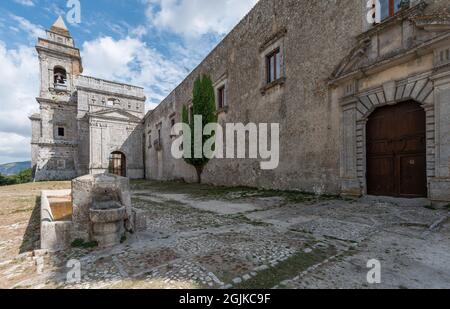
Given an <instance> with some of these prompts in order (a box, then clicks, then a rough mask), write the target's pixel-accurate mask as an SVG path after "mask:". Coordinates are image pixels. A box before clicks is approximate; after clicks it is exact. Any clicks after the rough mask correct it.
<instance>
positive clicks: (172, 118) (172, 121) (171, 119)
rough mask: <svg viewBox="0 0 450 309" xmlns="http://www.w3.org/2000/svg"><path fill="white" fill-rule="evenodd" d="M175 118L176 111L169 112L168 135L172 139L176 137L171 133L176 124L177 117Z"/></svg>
mask: <svg viewBox="0 0 450 309" xmlns="http://www.w3.org/2000/svg"><path fill="white" fill-rule="evenodd" d="M176 118H177V113H176V112H174V113H172V114H170V116H169V135H170V138H171V139H172V140H173V139H175V138H176V136H175V135H172V129H173V127H174V126H175V125H176V124H177V119H176Z"/></svg>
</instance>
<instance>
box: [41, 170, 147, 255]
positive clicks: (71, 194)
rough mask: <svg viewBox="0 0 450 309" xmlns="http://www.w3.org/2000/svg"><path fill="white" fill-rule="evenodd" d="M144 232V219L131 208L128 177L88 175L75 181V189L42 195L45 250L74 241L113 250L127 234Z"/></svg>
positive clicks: (42, 226) (73, 187) (43, 245)
mask: <svg viewBox="0 0 450 309" xmlns="http://www.w3.org/2000/svg"><path fill="white" fill-rule="evenodd" d="M145 229H146V218H145V216H144V215H143V213H142V212H141V211H140V210H138V209H135V208H133V207H132V205H131V195H130V190H129V180H128V179H127V178H123V177H119V176H115V175H108V174H101V175H87V176H82V177H80V178H77V179H74V180H73V181H72V190H62V191H43V192H42V200H41V248H42V249H47V250H54V251H56V250H63V249H66V248H68V247H70V245H71V244H72V242H73V241H74V240H78V241H83V242H97V244H98V246H99V247H101V248H105V247H111V246H115V245H118V244H120V242H121V241H123V240H124V239H125V235H126V233H135V232H140V231H144V230H145Z"/></svg>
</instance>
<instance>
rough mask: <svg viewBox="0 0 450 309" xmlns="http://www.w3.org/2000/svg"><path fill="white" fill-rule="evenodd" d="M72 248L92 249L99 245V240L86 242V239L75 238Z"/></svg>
mask: <svg viewBox="0 0 450 309" xmlns="http://www.w3.org/2000/svg"><path fill="white" fill-rule="evenodd" d="M71 246H72V248H81V249H92V248H96V247H98V242H96V241H89V242H86V241H84V239H75V240H74V241H73V242H72V244H71Z"/></svg>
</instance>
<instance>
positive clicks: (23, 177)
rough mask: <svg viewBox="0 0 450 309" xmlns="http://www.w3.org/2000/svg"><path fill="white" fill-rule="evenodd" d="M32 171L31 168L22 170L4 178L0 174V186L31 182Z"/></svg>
mask: <svg viewBox="0 0 450 309" xmlns="http://www.w3.org/2000/svg"><path fill="white" fill-rule="evenodd" d="M32 174H33V170H32V169H31V168H29V169H26V170H23V171H22V172H20V173H17V174H15V175H11V176H6V175H3V174H0V186H10V185H18V184H22V183H28V182H32V181H33V176H32Z"/></svg>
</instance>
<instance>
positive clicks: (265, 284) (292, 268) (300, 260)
mask: <svg viewBox="0 0 450 309" xmlns="http://www.w3.org/2000/svg"><path fill="white" fill-rule="evenodd" d="M334 254H336V248H334V247H329V248H326V249H314V251H313V252H311V253H304V252H303V251H301V252H298V253H296V254H295V255H293V256H292V257H290V258H289V259H287V260H286V261H284V262H281V263H280V264H278V266H276V267H273V268H269V269H267V270H264V271H261V272H259V273H258V274H257V275H256V276H255V277H253V278H251V279H250V280H248V281H245V282H242V283H240V284H238V285H236V286H235V287H234V288H236V289H271V288H273V287H274V286H276V285H278V284H279V283H280V282H281V281H284V280H287V279H291V278H293V277H295V276H296V275H297V274H299V273H301V272H302V271H305V270H306V269H308V268H309V267H311V266H313V265H316V264H318V263H320V262H322V261H324V260H326V259H327V258H328V257H330V256H332V255H334Z"/></svg>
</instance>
